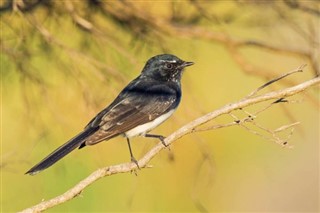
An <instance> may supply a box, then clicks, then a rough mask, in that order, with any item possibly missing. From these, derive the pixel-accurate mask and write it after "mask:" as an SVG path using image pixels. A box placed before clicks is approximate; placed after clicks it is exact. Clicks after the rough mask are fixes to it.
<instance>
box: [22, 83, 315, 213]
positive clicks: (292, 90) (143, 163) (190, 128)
mask: <svg viewBox="0 0 320 213" xmlns="http://www.w3.org/2000/svg"><path fill="white" fill-rule="evenodd" d="M319 84H320V77H316V78H313V79H311V80H308V81H305V82H303V83H300V84H298V85H296V86H292V87H288V88H285V89H281V90H276V91H273V92H269V93H266V94H262V95H256V96H252V95H250V96H246V97H245V98H243V99H241V100H240V101H236V102H234V103H230V104H227V105H225V106H223V107H221V108H220V109H217V110H214V111H212V112H210V113H207V114H206V115H203V116H202V117H199V118H197V119H195V120H193V121H191V122H190V123H188V124H186V125H184V126H183V127H181V128H180V129H178V130H177V131H175V132H174V133H172V134H171V135H169V136H168V137H167V138H166V139H165V143H166V144H168V145H170V144H172V143H173V142H175V141H177V140H178V139H179V138H181V137H183V136H185V135H187V134H190V133H193V132H195V131H196V128H197V127H199V126H201V125H203V124H205V123H207V122H209V121H212V120H213V119H215V118H217V117H219V116H221V115H224V114H228V113H230V112H232V111H234V110H237V109H242V108H245V107H248V106H250V105H254V104H258V103H261V102H265V101H269V100H275V99H276V100H280V99H281V100H283V99H284V98H286V97H289V96H293V95H296V94H298V93H302V92H303V91H304V90H306V89H308V88H311V87H312V86H315V85H319ZM164 148H165V147H164V146H163V145H162V143H158V144H157V145H155V146H154V147H153V148H152V149H151V150H150V151H149V152H147V153H146V154H145V155H144V156H143V157H142V158H141V159H140V160H139V161H138V163H139V165H140V168H148V167H149V166H148V165H147V164H148V163H149V162H150V161H151V159H152V158H154V157H155V156H156V155H157V154H158V153H159V152H160V151H161V150H163V149H164ZM135 169H136V164H134V163H122V164H118V165H113V166H108V167H104V168H100V169H98V170H96V171H95V172H93V173H92V174H90V175H89V176H88V177H86V178H85V179H83V180H82V181H80V182H79V183H78V184H76V185H75V186H74V187H72V188H71V189H69V190H68V191H66V192H65V193H63V194H61V195H59V196H57V197H55V198H52V199H50V200H47V201H43V202H41V203H39V204H37V205H35V206H32V207H30V208H27V209H25V210H22V211H21V212H24V213H26V212H41V211H44V210H46V209H49V208H52V207H54V206H57V205H59V204H61V203H64V202H67V201H68V200H71V199H73V198H75V197H77V196H78V195H79V194H81V193H82V191H83V190H84V189H85V188H87V187H88V186H90V185H91V184H93V183H94V182H96V181H97V180H99V179H101V178H103V177H106V176H111V175H115V174H120V173H128V172H132V171H133V170H135Z"/></svg>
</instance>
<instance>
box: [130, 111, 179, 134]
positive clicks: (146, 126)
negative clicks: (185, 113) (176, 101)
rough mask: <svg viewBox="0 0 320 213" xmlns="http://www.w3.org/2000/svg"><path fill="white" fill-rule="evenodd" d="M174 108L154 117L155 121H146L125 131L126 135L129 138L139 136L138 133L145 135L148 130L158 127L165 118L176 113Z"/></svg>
mask: <svg viewBox="0 0 320 213" xmlns="http://www.w3.org/2000/svg"><path fill="white" fill-rule="evenodd" d="M174 111H175V110H174V109H173V110H171V111H169V112H167V113H166V114H163V115H161V116H160V117H158V118H156V119H154V120H153V121H151V122H149V123H145V124H142V125H140V126H137V127H135V128H133V129H131V130H129V131H127V132H126V133H125V136H126V137H128V138H131V137H134V136H138V135H144V134H146V133H147V132H149V131H150V130H152V129H154V128H156V127H157V126H159V125H160V124H161V123H162V122H164V121H165V120H167V119H168V118H169V117H170V116H171V115H172V114H173V113H174Z"/></svg>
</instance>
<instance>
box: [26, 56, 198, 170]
mask: <svg viewBox="0 0 320 213" xmlns="http://www.w3.org/2000/svg"><path fill="white" fill-rule="evenodd" d="M193 64H194V63H193V62H187V61H183V60H182V59H180V58H178V57H177V56H175V55H172V54H160V55H156V56H153V57H151V58H150V59H149V60H148V61H147V62H146V64H145V66H144V68H143V69H142V71H141V73H140V75H139V76H138V77H137V78H135V79H134V80H132V81H131V82H130V83H129V84H128V85H127V86H126V87H125V88H124V89H123V90H122V91H121V92H120V93H119V95H118V96H117V97H116V98H115V99H114V101H113V102H112V103H111V104H110V105H109V106H107V107H106V108H105V109H103V110H102V111H101V112H99V113H98V114H97V115H96V116H95V117H94V118H93V119H92V120H91V121H90V122H89V123H88V124H87V125H86V126H85V128H84V129H83V131H81V132H80V133H79V134H77V135H76V136H74V137H73V138H71V139H70V140H69V141H67V142H66V143H64V144H63V145H61V146H60V147H58V148H57V149H56V150H54V151H53V152H52V153H51V154H49V155H48V156H47V157H45V158H44V159H43V160H42V161H40V162H39V163H38V164H36V165H35V166H33V167H32V168H31V169H30V170H28V171H27V172H26V173H25V174H30V175H35V174H37V173H39V172H40V171H42V170H44V169H47V168H48V167H50V166H52V165H53V164H55V163H56V162H57V161H59V160H60V159H61V158H63V157H65V156H66V155H67V154H69V153H70V152H71V151H73V150H74V149H76V148H79V149H82V148H84V147H86V146H89V145H95V144H97V143H100V142H102V141H107V140H109V139H111V138H114V137H116V136H124V137H125V138H126V139H127V143H128V147H129V152H130V158H131V162H133V163H135V164H136V166H137V167H138V168H140V167H139V164H138V162H137V160H136V159H135V157H134V155H133V153H132V149H131V144H130V139H131V138H133V137H135V136H144V137H150V138H157V139H159V140H160V141H161V143H162V144H163V145H164V146H167V145H166V143H165V142H164V139H165V137H164V136H162V135H156V134H149V132H150V131H151V130H153V129H154V128H156V127H157V126H159V125H160V124H161V123H163V122H164V121H165V120H167V119H168V118H169V117H170V116H171V115H172V114H173V113H174V112H175V110H176V109H177V107H178V105H179V103H180V100H181V95H182V92H181V77H182V73H183V71H184V68H185V67H187V66H191V65H193Z"/></svg>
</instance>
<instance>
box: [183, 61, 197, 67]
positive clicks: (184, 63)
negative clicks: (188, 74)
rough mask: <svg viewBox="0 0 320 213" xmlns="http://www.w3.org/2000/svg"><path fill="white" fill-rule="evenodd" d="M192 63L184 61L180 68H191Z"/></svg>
mask: <svg viewBox="0 0 320 213" xmlns="http://www.w3.org/2000/svg"><path fill="white" fill-rule="evenodd" d="M193 64H194V63H193V62H191V61H184V62H183V63H182V64H181V65H180V66H181V67H188V66H191V65H193Z"/></svg>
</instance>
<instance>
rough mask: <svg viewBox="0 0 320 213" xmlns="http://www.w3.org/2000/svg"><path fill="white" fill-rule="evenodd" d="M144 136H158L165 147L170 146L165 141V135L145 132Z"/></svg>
mask: <svg viewBox="0 0 320 213" xmlns="http://www.w3.org/2000/svg"><path fill="white" fill-rule="evenodd" d="M144 136H145V137H148V138H158V139H159V140H160V141H161V143H162V144H163V146H165V147H168V146H169V145H167V144H166V143H165V142H164V139H165V137H163V136H162V135H152V134H145V135H144Z"/></svg>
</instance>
